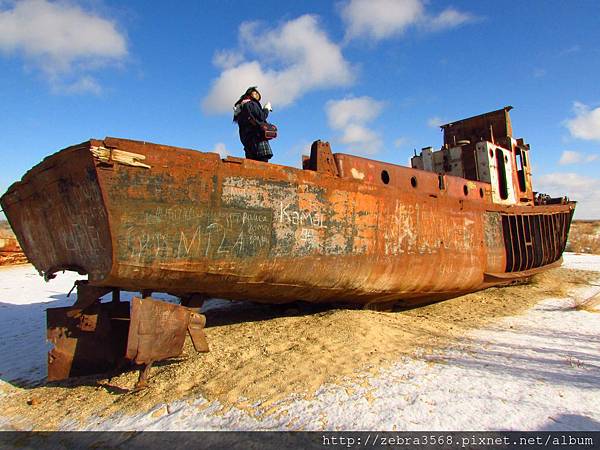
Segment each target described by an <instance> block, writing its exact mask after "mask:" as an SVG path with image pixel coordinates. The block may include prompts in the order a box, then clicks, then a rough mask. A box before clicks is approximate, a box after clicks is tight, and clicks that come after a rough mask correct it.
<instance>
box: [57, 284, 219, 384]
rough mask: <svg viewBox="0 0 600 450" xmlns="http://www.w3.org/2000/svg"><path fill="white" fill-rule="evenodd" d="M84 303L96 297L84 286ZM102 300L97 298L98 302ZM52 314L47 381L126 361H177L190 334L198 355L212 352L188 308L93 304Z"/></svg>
mask: <svg viewBox="0 0 600 450" xmlns="http://www.w3.org/2000/svg"><path fill="white" fill-rule="evenodd" d="M78 293H79V294H82V293H83V294H84V295H83V297H84V298H91V297H92V296H93V295H94V291H93V289H92V287H90V286H85V287H84V288H83V289H82V288H81V286H80V287H79V288H78ZM96 300H98V298H96ZM79 306H80V305H77V303H76V304H75V305H74V306H73V307H67V308H49V309H48V310H47V321H48V340H49V341H50V342H51V343H52V344H53V348H52V350H50V352H49V354H48V380H49V381H54V380H61V379H64V378H67V377H70V376H79V375H88V374H93V373H99V372H104V371H106V370H109V369H112V368H115V367H118V366H122V365H123V364H124V363H126V362H127V361H130V362H134V363H136V364H152V363H153V362H154V361H160V360H163V359H167V358H170V357H174V356H178V355H180V354H181V352H182V350H183V344H184V341H185V336H186V332H189V334H190V336H191V338H192V342H193V343H194V347H195V348H196V350H197V351H199V352H206V351H208V344H207V342H206V336H205V335H204V325H205V324H206V318H205V317H204V316H203V315H201V314H199V313H197V312H195V311H193V310H191V309H189V308H185V307H183V306H179V305H174V304H170V303H166V302H161V301H157V300H154V299H152V298H145V299H143V300H142V299H139V298H134V299H133V300H132V302H131V305H130V304H129V303H125V302H123V303H120V302H114V301H113V302H111V303H100V302H99V301H95V302H94V303H93V304H91V305H88V306H86V308H85V309H83V310H82V309H80V307H79Z"/></svg>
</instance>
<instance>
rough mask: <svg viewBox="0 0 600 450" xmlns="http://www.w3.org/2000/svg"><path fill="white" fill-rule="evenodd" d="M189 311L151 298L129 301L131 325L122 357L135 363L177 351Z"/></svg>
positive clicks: (182, 340)
mask: <svg viewBox="0 0 600 450" xmlns="http://www.w3.org/2000/svg"><path fill="white" fill-rule="evenodd" d="M190 314H191V311H190V310H189V309H187V308H184V307H182V306H179V305H173V304H171V303H166V302H161V301H157V300H154V299H151V298H145V299H141V298H137V297H134V298H133V299H132V300H131V325H130V327H129V337H128V341H127V353H126V355H125V356H126V358H127V359H130V360H132V361H135V363H136V364H148V363H151V362H153V361H158V360H161V359H166V358H171V357H174V356H178V355H180V354H181V352H182V350H183V344H184V342H185V335H186V331H187V328H188V323H189V322H190Z"/></svg>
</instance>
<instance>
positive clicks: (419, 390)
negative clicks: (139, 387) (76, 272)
mask: <svg viewBox="0 0 600 450" xmlns="http://www.w3.org/2000/svg"><path fill="white" fill-rule="evenodd" d="M563 267H567V268H572V269H581V270H593V271H598V272H600V256H591V255H578V254H569V253H566V254H565V255H564V264H563ZM76 278H77V277H76V276H72V275H68V276H67V275H63V276H60V277H58V278H57V280H54V281H53V282H52V283H49V284H45V283H44V282H43V281H42V280H41V278H40V277H38V275H37V274H36V273H35V271H34V270H33V269H32V268H31V266H21V267H13V268H4V269H0V379H1V380H3V381H8V382H10V381H15V380H19V381H20V382H21V383H22V382H23V381H26V380H27V381H30V382H36V381H39V380H40V379H43V377H44V376H45V364H46V354H45V352H46V351H47V347H46V345H45V344H44V333H45V314H44V310H45V308H47V307H49V306H50V303H49V302H52V304H51V306H62V305H66V304H71V303H72V300H71V299H67V298H66V293H67V292H68V290H69V289H70V288H71V286H72V285H73V281H74V280H75V279H76ZM598 293H600V286H592V287H587V288H585V289H582V290H580V291H578V292H576V293H573V294H572V297H571V298H567V299H565V298H562V299H559V298H549V299H546V300H544V301H542V302H540V303H539V304H537V305H536V306H535V307H534V308H532V309H531V310H529V311H528V312H527V313H526V314H524V315H520V316H515V317H509V318H506V319H503V320H501V321H499V322H497V323H495V324H494V326H488V327H486V328H484V329H479V330H475V331H473V332H471V333H470V334H469V335H468V336H466V337H465V338H464V340H462V341H461V342H460V343H458V344H456V345H454V346H452V347H451V348H449V349H445V350H443V351H439V352H438V353H436V354H433V355H431V354H429V355H422V357H420V358H414V359H413V358H404V359H402V360H399V361H398V362H397V363H396V364H394V365H393V366H392V367H390V368H387V369H385V370H382V371H380V373H379V374H377V375H376V376H373V375H367V374H362V375H361V374H357V376H356V377H355V378H354V379H353V380H348V382H347V383H345V384H344V385H343V386H339V385H331V386H322V387H321V389H320V390H319V392H318V393H317V395H316V396H315V397H314V398H313V399H311V400H307V399H302V398H300V397H298V398H289V399H286V400H285V401H283V402H281V404H279V405H278V407H277V408H276V413H275V414H273V413H272V411H271V413H270V414H268V415H264V416H260V414H258V415H257V414H254V415H250V414H248V413H247V412H245V411H242V410H238V409H235V408H230V409H222V408H221V406H222V405H220V404H218V403H217V402H212V403H209V402H208V401H207V400H205V399H203V398H197V399H195V400H192V401H189V400H188V401H179V402H174V403H171V404H169V405H160V406H159V407H157V408H155V409H153V410H152V411H150V412H148V413H144V414H139V415H136V416H129V417H127V416H121V417H113V418H109V419H103V420H100V419H97V420H91V421H90V422H89V423H88V425H87V426H85V427H84V428H83V429H93V430H98V429H100V430H131V429H135V430H167V429H170V430H184V429H185V430H190V429H193V430H241V429H243V430H253V429H294V430H297V429H304V430H321V429H328V430H336V429H339V430H364V429H379V430H462V429H468V430H507V429H517V430H580V431H589V430H600V320H598V319H599V318H600V316H599V315H598V314H597V312H593V311H586V310H577V309H574V308H573V304H574V301H576V300H577V299H579V300H582V299H585V298H589V297H591V296H593V295H596V294H598ZM22 349H26V351H23V350H22ZM257 410H258V411H260V408H257ZM0 415H1V414H0ZM63 426H64V427H65V428H71V427H75V428H77V429H82V427H81V425H75V424H73V423H69V422H64V423H63ZM0 428H1V427H0Z"/></svg>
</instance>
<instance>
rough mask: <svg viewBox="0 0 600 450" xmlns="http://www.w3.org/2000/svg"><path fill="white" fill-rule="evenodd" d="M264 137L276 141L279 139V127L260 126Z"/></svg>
mask: <svg viewBox="0 0 600 450" xmlns="http://www.w3.org/2000/svg"><path fill="white" fill-rule="evenodd" d="M260 128H261V131H262V135H263V137H264V138H265V139H266V140H270V139H275V138H276V137H277V127H276V126H275V125H273V124H272V123H265V124H264V125H261V126H260Z"/></svg>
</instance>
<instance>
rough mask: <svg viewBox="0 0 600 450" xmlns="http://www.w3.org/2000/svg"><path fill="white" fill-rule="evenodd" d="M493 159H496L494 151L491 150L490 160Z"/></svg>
mask: <svg viewBox="0 0 600 450" xmlns="http://www.w3.org/2000/svg"><path fill="white" fill-rule="evenodd" d="M493 157H494V150H492V149H491V148H490V158H493Z"/></svg>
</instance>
